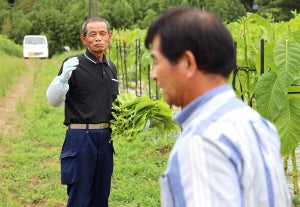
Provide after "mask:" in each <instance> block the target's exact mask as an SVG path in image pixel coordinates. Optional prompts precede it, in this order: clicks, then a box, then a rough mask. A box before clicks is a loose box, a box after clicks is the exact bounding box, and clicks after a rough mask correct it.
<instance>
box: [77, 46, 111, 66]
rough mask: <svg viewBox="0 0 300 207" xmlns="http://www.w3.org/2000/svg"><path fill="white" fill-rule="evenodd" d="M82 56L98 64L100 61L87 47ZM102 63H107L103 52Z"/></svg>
mask: <svg viewBox="0 0 300 207" xmlns="http://www.w3.org/2000/svg"><path fill="white" fill-rule="evenodd" d="M83 55H84V57H86V59H88V60H89V61H90V62H92V63H94V64H99V63H100V61H99V59H98V58H96V57H95V56H94V55H93V54H92V53H91V52H90V51H89V49H86V50H85V52H84V54H83ZM102 63H106V64H107V65H108V60H107V58H106V56H105V54H103V60H102Z"/></svg>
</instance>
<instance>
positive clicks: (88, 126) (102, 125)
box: [69, 123, 110, 129]
mask: <svg viewBox="0 0 300 207" xmlns="http://www.w3.org/2000/svg"><path fill="white" fill-rule="evenodd" d="M109 127H110V124H109V123H99V124H70V125H69V128H70V129H106V128H109Z"/></svg>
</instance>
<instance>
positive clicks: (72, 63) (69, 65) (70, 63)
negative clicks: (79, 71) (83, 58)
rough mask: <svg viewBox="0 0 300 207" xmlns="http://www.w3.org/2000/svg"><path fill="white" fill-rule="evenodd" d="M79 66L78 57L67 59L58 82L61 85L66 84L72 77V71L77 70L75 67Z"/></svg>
mask: <svg viewBox="0 0 300 207" xmlns="http://www.w3.org/2000/svg"><path fill="white" fill-rule="evenodd" d="M78 64H79V60H78V57H72V58H70V59H68V60H67V61H66V62H64V64H63V71H62V73H61V75H60V81H61V82H63V83H67V82H68V80H69V78H70V77H71V75H72V71H73V70H75V69H76V68H77V65H78Z"/></svg>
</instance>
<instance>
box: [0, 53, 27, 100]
mask: <svg viewBox="0 0 300 207" xmlns="http://www.w3.org/2000/svg"><path fill="white" fill-rule="evenodd" d="M2 54H3V53H2ZM2 54H1V52H0V63H1V64H0V99H1V98H2V97H4V96H5V95H6V92H7V90H8V89H9V88H10V87H11V86H12V85H13V83H14V81H15V80H16V79H17V77H18V76H19V75H20V74H22V73H23V72H25V71H26V70H27V65H26V62H25V61H24V60H22V59H20V58H15V57H8V56H5V55H2Z"/></svg>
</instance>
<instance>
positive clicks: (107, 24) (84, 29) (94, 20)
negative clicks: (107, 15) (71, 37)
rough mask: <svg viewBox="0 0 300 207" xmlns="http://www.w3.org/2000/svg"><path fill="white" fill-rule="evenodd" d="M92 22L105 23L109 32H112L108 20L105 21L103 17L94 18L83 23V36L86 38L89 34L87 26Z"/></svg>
mask: <svg viewBox="0 0 300 207" xmlns="http://www.w3.org/2000/svg"><path fill="white" fill-rule="evenodd" d="M90 22H104V23H105V24H106V26H107V32H110V25H109V23H108V21H107V20H106V19H103V18H101V17H92V18H89V19H87V20H85V22H83V24H82V28H81V29H82V34H83V35H84V36H86V34H87V30H86V27H87V24H88V23H90Z"/></svg>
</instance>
